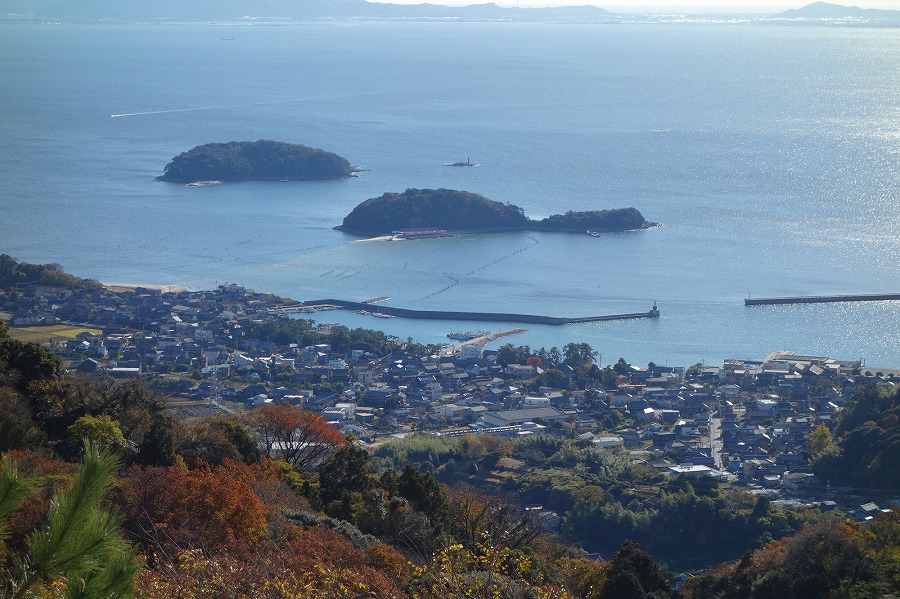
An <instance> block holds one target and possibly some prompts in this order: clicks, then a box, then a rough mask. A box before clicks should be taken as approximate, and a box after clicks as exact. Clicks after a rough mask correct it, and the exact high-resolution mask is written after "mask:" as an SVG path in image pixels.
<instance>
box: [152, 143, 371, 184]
mask: <svg viewBox="0 0 900 599" xmlns="http://www.w3.org/2000/svg"><path fill="white" fill-rule="evenodd" d="M353 173H354V168H353V167H352V166H351V165H350V163H349V162H348V161H347V160H346V159H345V158H342V157H341V156H338V155H337V154H334V153H332V152H326V151H325V150H320V149H318V148H310V147H308V146H304V145H300V144H290V143H286V142H282V141H271V140H267V139H260V140H258V141H230V142H228V143H211V144H205V145H202V146H197V147H196V148H194V149H192V150H188V151H187V152H183V153H181V154H179V155H178V156H176V157H175V158H173V159H172V161H171V162H170V163H169V164H167V165H166V167H165V169H164V172H163V174H162V175H160V176H159V177H157V180H159V181H173V182H176V183H192V182H196V181H213V180H215V181H281V180H288V181H312V180H324V179H344V178H346V177H351V176H353Z"/></svg>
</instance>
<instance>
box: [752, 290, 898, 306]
mask: <svg viewBox="0 0 900 599" xmlns="http://www.w3.org/2000/svg"><path fill="white" fill-rule="evenodd" d="M881 301H900V293H873V294H860V295H813V296H796V297H754V298H749V297H748V298H747V299H745V300H744V305H745V306H771V305H777V304H823V303H831V302H881Z"/></svg>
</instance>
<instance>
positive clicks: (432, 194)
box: [335, 189, 653, 235]
mask: <svg viewBox="0 0 900 599" xmlns="http://www.w3.org/2000/svg"><path fill="white" fill-rule="evenodd" d="M652 224H653V223H648V222H647V221H646V220H644V217H643V215H642V214H641V213H640V212H639V211H638V210H637V209H635V208H621V209H616V210H596V211H589V212H572V211H569V212H567V213H565V214H555V215H553V216H551V217H548V218H545V219H543V220H532V219H530V218H528V217H527V216H525V213H524V211H523V210H522V209H521V208H519V207H518V206H515V205H513V204H508V203H507V204H503V203H501V202H496V201H494V200H489V199H488V198H486V197H484V196H481V195H478V194H475V193H470V192H468V191H456V190H452V189H407V190H406V191H404V192H403V193H386V194H384V195H382V196H381V197H377V198H372V199H369V200H366V201H365V202H363V203H361V204H359V205H358V206H357V207H356V208H354V209H353V211H352V212H351V213H350V214H348V215H347V216H346V217H345V218H344V222H343V224H341V225H340V226H338V227H335V228H336V229H338V230H340V231H345V232H348V233H356V234H359V235H386V234H389V233H391V232H393V231H399V230H403V229H412V228H422V227H434V228H439V229H447V230H450V231H479V230H481V231H488V230H502V231H524V230H534V231H572V232H580V233H583V232H585V231H586V230H592V231H628V230H633V229H641V228H645V227H648V226H650V225H652Z"/></svg>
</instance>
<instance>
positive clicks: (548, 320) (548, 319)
mask: <svg viewBox="0 0 900 599" xmlns="http://www.w3.org/2000/svg"><path fill="white" fill-rule="evenodd" d="M371 307H372V305H371V304H370V303H364V302H351V301H347V300H339V299H320V300H310V301H306V302H297V303H294V304H288V305H285V306H279V307H277V308H272V310H273V311H274V312H283V313H290V312H312V311H317V310H328V309H332V310H333V309H335V308H336V309H339V310H356V311H359V310H367V309H369V308H371ZM378 312H379V313H381V314H386V315H388V316H396V317H398V318H417V319H424V320H476V321H485V322H514V323H528V324H546V325H554V326H556V325H563V324H576V323H581V322H604V321H608V320H631V319H636V318H659V308H657V307H656V302H654V303H653V307H652V308H651V309H650V310H648V311H647V312H632V313H630V314H608V315H605V316H577V317H571V318H570V317H564V316H542V315H538V314H513V313H507V312H454V311H447V310H410V309H407V308H394V307H392V306H385V305H379V306H378Z"/></svg>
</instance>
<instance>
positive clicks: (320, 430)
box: [249, 405, 344, 470]
mask: <svg viewBox="0 0 900 599" xmlns="http://www.w3.org/2000/svg"><path fill="white" fill-rule="evenodd" d="M249 418H250V422H251V423H252V425H253V426H254V428H255V429H256V430H257V432H258V433H259V436H260V439H261V441H262V443H263V446H264V449H265V453H266V455H268V456H269V457H271V458H273V459H278V460H283V461H285V462H287V463H289V464H291V465H292V466H294V467H296V468H298V469H300V470H315V469H317V468H318V467H319V466H321V465H322V463H323V462H324V461H325V460H326V459H328V457H329V456H330V455H331V454H332V453H334V452H335V450H336V449H337V447H338V446H340V445H341V443H343V442H344V436H343V435H342V434H341V433H340V431H338V430H337V429H335V428H334V427H333V426H331V425H330V424H328V422H327V421H326V420H325V419H324V418H322V417H321V416H319V415H318V414H313V413H312V412H307V411H305V410H302V409H300V408H299V407H297V406H285V405H274V406H265V407H262V408H260V409H258V410H255V411H254V412H252V413H251V414H250V416H249Z"/></svg>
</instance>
